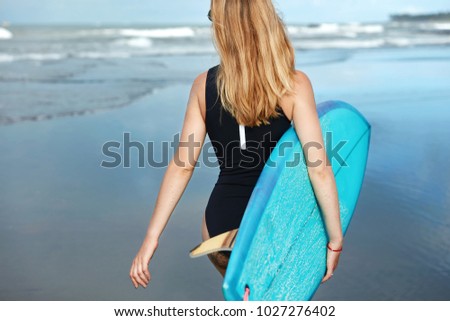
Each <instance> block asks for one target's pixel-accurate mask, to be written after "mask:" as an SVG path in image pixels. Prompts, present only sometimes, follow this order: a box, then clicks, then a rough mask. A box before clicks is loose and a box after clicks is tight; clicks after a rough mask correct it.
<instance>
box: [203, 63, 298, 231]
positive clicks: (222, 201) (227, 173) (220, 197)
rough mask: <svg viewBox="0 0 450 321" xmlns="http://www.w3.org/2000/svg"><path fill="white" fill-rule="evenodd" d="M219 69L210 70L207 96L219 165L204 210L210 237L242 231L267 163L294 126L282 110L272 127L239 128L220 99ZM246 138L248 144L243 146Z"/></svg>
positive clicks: (208, 119)
mask: <svg viewBox="0 0 450 321" xmlns="http://www.w3.org/2000/svg"><path fill="white" fill-rule="evenodd" d="M218 68H219V65H217V66H215V67H212V68H210V69H209V70H208V75H207V80H206V93H205V95H206V97H205V98H206V131H207V133H208V136H209V139H210V141H211V144H212V146H213V148H214V151H215V154H216V156H217V160H218V162H219V165H220V173H219V177H218V180H217V182H216V184H215V186H214V189H213V191H212V193H211V196H210V198H209V201H208V204H207V206H206V211H205V219H206V227H207V229H208V233H209V236H210V237H214V236H216V235H219V234H221V233H224V232H227V231H230V230H233V229H236V228H239V225H240V223H241V220H242V217H243V215H244V212H245V208H246V207H247V203H248V201H249V199H250V196H251V194H252V191H253V188H254V187H255V184H256V181H257V180H258V177H259V175H260V173H261V171H262V169H263V167H264V164H265V162H266V161H267V159H268V158H269V155H270V153H271V151H272V150H273V148H274V147H275V145H276V143H277V142H278V140H279V139H280V138H281V136H282V135H283V134H284V132H285V131H286V130H287V129H288V128H289V127H290V124H291V122H290V120H289V119H288V118H287V117H286V115H285V114H284V113H283V111H282V109H281V108H279V109H280V112H281V116H280V117H278V118H271V119H270V120H269V121H270V124H268V125H261V126H257V127H256V126H255V127H244V128H242V127H241V128H240V127H239V124H238V123H237V121H236V119H235V118H234V117H233V116H232V115H231V114H230V113H229V112H227V111H226V110H225V109H224V108H223V107H222V104H221V102H220V99H219V98H218V94H217V86H216V74H217V70H218ZM243 129H244V132H245V135H243V133H242V130H243ZM243 137H245V138H244V139H245V140H244V141H245V145H242V142H243Z"/></svg>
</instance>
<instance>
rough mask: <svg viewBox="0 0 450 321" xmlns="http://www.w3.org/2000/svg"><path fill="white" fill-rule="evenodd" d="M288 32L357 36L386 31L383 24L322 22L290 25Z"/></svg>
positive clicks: (295, 34) (310, 34)
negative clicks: (313, 24) (314, 24)
mask: <svg viewBox="0 0 450 321" xmlns="http://www.w3.org/2000/svg"><path fill="white" fill-rule="evenodd" d="M287 29H288V33H290V34H291V35H294V36H305V37H309V38H312V37H317V36H319V37H320V36H336V35H338V36H342V37H348V38H356V37H357V36H358V35H359V34H379V33H382V32H383V31H384V26H383V25H381V24H360V23H349V24H335V23H329V24H320V25H316V26H311V25H310V26H288V27H287Z"/></svg>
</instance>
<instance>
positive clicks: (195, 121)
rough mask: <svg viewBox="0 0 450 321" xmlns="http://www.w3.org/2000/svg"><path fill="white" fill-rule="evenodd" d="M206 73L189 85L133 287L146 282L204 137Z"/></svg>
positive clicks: (134, 271)
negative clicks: (176, 142)
mask: <svg viewBox="0 0 450 321" xmlns="http://www.w3.org/2000/svg"><path fill="white" fill-rule="evenodd" d="M205 79H206V73H203V74H201V75H200V76H198V77H197V78H196V79H195V81H194V83H193V85H192V88H191V92H190V95H189V101H188V105H187V109H186V114H185V119H184V123H183V129H182V132H181V135H180V143H179V146H178V149H177V151H176V153H175V155H174V157H173V158H172V160H171V161H170V163H169V165H168V167H167V170H166V172H165V174H164V178H163V180H162V183H161V187H160V191H159V194H158V197H157V200H156V204H155V208H154V210H153V215H152V216H151V219H150V222H149V225H148V228H147V232H146V235H145V238H144V241H143V243H142V246H141V248H140V249H139V252H138V253H137V255H136V257H135V258H134V260H133V263H132V265H131V269H130V278H131V280H132V282H133V284H134V286H135V287H136V288H137V287H138V286H139V285H141V286H143V287H144V288H145V287H146V286H147V284H148V282H149V281H150V278H151V275H150V272H149V270H148V265H149V263H150V259H151V258H152V257H153V254H154V252H155V250H156V248H157V247H158V242H159V237H160V236H161V234H162V232H163V230H164V228H165V227H166V225H167V223H168V221H169V218H170V216H171V215H172V212H173V210H174V209H175V207H176V205H177V204H178V201H179V200H180V198H181V196H182V194H183V193H184V190H185V189H186V186H187V184H188V182H189V180H190V179H191V176H192V173H193V171H194V169H195V164H196V162H197V160H198V157H199V155H200V151H201V148H202V146H203V142H204V139H205V136H206V126H205V121H204V118H203V116H202V112H201V109H200V102H199V100H200V99H202V98H201V93H204V92H205Z"/></svg>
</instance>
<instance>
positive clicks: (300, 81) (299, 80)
mask: <svg viewBox="0 0 450 321" xmlns="http://www.w3.org/2000/svg"><path fill="white" fill-rule="evenodd" d="M295 86H296V87H298V88H299V89H301V88H305V87H309V86H311V80H310V79H309V77H308V75H307V74H306V73H305V72H304V71H301V70H295Z"/></svg>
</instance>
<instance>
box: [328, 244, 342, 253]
mask: <svg viewBox="0 0 450 321" xmlns="http://www.w3.org/2000/svg"><path fill="white" fill-rule="evenodd" d="M327 248H328V249H329V250H330V251H333V252H342V247H341V248H340V249H339V250H333V249H332V248H331V247H330V244H329V243H327Z"/></svg>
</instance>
